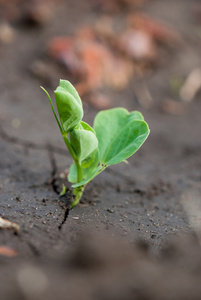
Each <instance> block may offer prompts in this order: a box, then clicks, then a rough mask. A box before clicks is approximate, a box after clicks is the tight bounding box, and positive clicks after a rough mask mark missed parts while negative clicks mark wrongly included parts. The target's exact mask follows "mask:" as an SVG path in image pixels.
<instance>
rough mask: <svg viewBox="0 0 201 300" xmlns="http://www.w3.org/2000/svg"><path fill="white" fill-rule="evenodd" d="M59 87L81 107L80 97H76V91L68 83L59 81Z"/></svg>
mask: <svg viewBox="0 0 201 300" xmlns="http://www.w3.org/2000/svg"><path fill="white" fill-rule="evenodd" d="M59 85H60V86H61V87H62V88H63V89H64V90H66V91H67V92H69V93H70V94H71V95H72V96H73V97H74V98H75V99H76V100H77V102H78V103H80V105H82V101H81V99H80V96H79V95H78V92H77V91H76V89H75V88H74V86H73V85H72V84H71V83H70V81H68V80H63V79H60V81H59Z"/></svg>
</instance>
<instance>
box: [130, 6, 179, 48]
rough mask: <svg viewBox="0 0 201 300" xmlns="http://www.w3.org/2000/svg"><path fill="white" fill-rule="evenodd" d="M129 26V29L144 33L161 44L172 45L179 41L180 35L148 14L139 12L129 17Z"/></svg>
mask: <svg viewBox="0 0 201 300" xmlns="http://www.w3.org/2000/svg"><path fill="white" fill-rule="evenodd" d="M128 24H129V27H131V28H134V29H138V30H141V31H144V32H146V33H147V34H148V35H150V37H151V38H153V39H154V40H156V41H158V42H161V43H165V44H170V43H171V42H176V41H178V40H179V35H178V33H177V32H175V30H173V29H172V28H170V27H169V26H167V25H165V24H163V23H162V22H159V21H156V20H154V19H152V18H151V17H149V16H147V15H146V14H142V13H139V12H138V13H133V14H131V15H129V17H128Z"/></svg>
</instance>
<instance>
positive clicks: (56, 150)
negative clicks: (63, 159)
mask: <svg viewBox="0 0 201 300" xmlns="http://www.w3.org/2000/svg"><path fill="white" fill-rule="evenodd" d="M0 137H1V138H2V140H4V141H6V142H9V143H12V144H17V145H20V146H22V147H24V148H25V149H26V148H27V149H29V148H30V149H35V150H45V151H47V150H49V148H50V147H51V151H52V152H54V153H57V154H60V155H66V150H64V149H62V148H59V147H57V146H53V145H50V144H48V145H41V144H36V143H33V142H30V141H26V140H23V139H20V138H18V137H13V136H10V135H8V134H7V133H6V132H5V131H4V130H3V129H2V128H0Z"/></svg>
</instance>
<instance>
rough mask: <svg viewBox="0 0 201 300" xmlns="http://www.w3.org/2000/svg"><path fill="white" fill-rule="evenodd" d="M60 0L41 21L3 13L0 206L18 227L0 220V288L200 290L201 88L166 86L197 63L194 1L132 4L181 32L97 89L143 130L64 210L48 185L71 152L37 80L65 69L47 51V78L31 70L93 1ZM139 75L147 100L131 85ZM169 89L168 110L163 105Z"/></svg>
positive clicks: (37, 291) (43, 293)
mask: <svg viewBox="0 0 201 300" xmlns="http://www.w3.org/2000/svg"><path fill="white" fill-rule="evenodd" d="M67 2H68V3H67ZM67 2H66V3H62V2H61V3H60V4H58V7H57V9H55V13H54V15H53V16H52V18H51V20H50V21H48V22H47V23H46V24H45V25H42V26H30V24H25V23H19V22H16V23H14V24H11V25H12V28H13V30H14V40H13V41H12V43H10V44H3V43H2V44H1V45H0V73H1V80H0V95H1V102H0V149H1V150H0V168H1V172H0V179H1V180H0V216H1V217H2V218H4V219H7V220H9V221H11V222H15V223H17V224H18V225H20V230H19V231H18V232H16V231H15V230H13V229H10V230H8V229H1V230H0V246H6V247H10V248H11V249H12V251H15V254H16V255H15V256H14V254H13V255H12V257H9V256H8V253H7V254H5V255H0V294H1V297H0V298H1V300H4V299H6V300H14V299H31V300H32V299H34V300H35V299H37V300H40V299H44V298H45V297H46V298H48V299H58V300H59V299H72V300H73V299H75V300H79V299H82V300H84V299H86V300H90V299H101V300H102V299H106V300H107V299H108V300H112V299H115V300H118V299H119V300H120V299H121V300H127V299H160V300H161V299H182V300H184V299H201V296H200V295H201V293H200V292H201V287H200V279H201V254H200V235H199V229H200V214H201V204H200V203H201V202H200V201H201V156H200V152H201V138H200V128H201V118H200V111H201V101H200V97H201V96H200V94H199V92H198V93H197V94H196V96H195V97H194V98H193V100H192V101H190V102H187V103H186V102H184V101H182V100H181V99H180V98H179V96H178V94H173V92H172V90H171V88H170V82H171V79H172V78H174V77H175V76H181V77H182V78H184V79H185V78H187V76H188V75H189V74H190V72H191V71H192V70H194V69H195V68H197V67H199V66H200V54H201V52H200V49H201V40H200V37H199V35H197V34H196V33H197V32H198V29H199V26H201V25H200V23H199V22H198V21H197V20H196V18H195V15H194V13H195V8H196V5H198V4H199V3H198V1H184V0H178V1H168V0H163V1H160V0H153V1H147V3H146V4H145V5H144V6H143V7H142V11H144V12H146V13H147V14H149V15H150V16H152V17H153V18H156V19H158V20H161V21H163V22H164V23H165V24H167V26H171V27H172V29H173V30H174V31H176V32H177V33H178V34H179V36H180V42H179V44H178V45H177V46H175V47H174V49H171V51H170V53H168V55H167V57H165V59H164V62H162V64H160V65H159V66H157V67H156V68H155V69H154V70H151V71H150V72H149V73H146V74H145V75H144V76H141V78H140V79H139V78H138V79H137V80H136V79H132V80H131V82H130V83H129V85H128V87H127V88H126V89H125V90H124V91H121V92H119V91H115V90H108V91H106V92H107V93H108V94H109V96H110V98H111V101H112V106H113V107H116V106H123V107H125V108H127V109H129V110H135V109H137V110H140V111H141V112H142V113H143V115H144V116H145V119H146V121H147V123H148V124H149V126H150V130H151V133H150V136H149V138H148V139H147V141H146V142H145V144H144V145H143V146H142V148H141V149H140V150H139V151H138V152H137V153H136V154H135V155H134V156H133V157H131V158H130V159H129V164H124V163H121V164H119V165H116V166H113V167H111V168H108V169H106V170H105V172H103V173H101V174H100V175H99V176H98V177H97V178H95V179H94V180H93V182H91V183H90V184H89V185H88V186H87V188H86V190H85V192H84V195H83V199H82V201H81V203H80V204H79V205H77V206H76V207H75V208H74V209H73V210H70V212H69V215H68V216H67V210H66V208H67V207H68V201H69V195H70V194H69V193H68V194H67V195H66V197H63V198H62V197H59V194H58V192H59V191H60V189H61V181H62V179H61V177H62V174H65V171H66V170H67V169H68V167H69V166H70V164H71V158H70V156H69V154H68V152H67V150H66V148H65V145H64V143H63V140H62V138H61V136H60V133H59V130H58V128H57V125H56V122H55V120H54V117H53V114H52V112H51V109H50V105H49V102H48V100H47V97H46V95H45V94H44V93H43V92H42V90H41V89H40V85H43V86H44V87H45V88H46V89H48V91H50V94H51V95H52V96H53V90H54V89H55V87H56V86H57V85H58V82H59V79H60V78H63V77H64V76H66V77H65V78H66V79H70V77H68V78H67V75H66V74H65V71H64V69H63V68H62V67H61V68H60V66H58V65H56V64H55V65H54V64H53V63H52V62H51V63H50V65H51V68H50V71H46V77H48V79H47V78H46V77H45V78H42V79H41V78H40V79H38V78H37V77H34V76H33V72H32V71H33V64H34V62H36V61H38V60H39V61H40V60H41V61H43V60H45V59H46V57H45V56H46V47H47V43H48V42H49V41H50V40H51V38H53V37H55V36H59V35H64V34H66V35H67V34H72V32H73V30H75V28H76V27H78V26H82V24H93V23H94V22H95V20H96V19H97V18H98V16H99V11H97V10H96V9H94V7H93V5H92V4H91V2H93V1H78V0H76V1H75V0H74V1H71V0H70V1H67ZM124 13H126V12H124V11H123V12H121V14H122V15H123V14H124ZM47 75H48V76H47ZM142 85H143V86H145V85H146V88H147V89H148V90H149V92H150V94H151V97H152V105H151V106H150V107H145V106H144V105H142V104H141V102H140V101H138V97H137V96H136V92H135V91H136V88H137V87H139V86H142ZM51 91H52V92H51ZM173 98H174V99H173ZM172 99H173V100H174V104H175V103H176V105H177V106H176V111H175V109H174V107H173V109H172V108H171V109H169V108H167V107H166V106H167V105H170V104H172ZM178 105H179V106H178ZM168 107H169V106H168ZM178 107H179V110H178ZM84 110H85V117H84V119H85V121H87V122H89V123H90V124H91V125H92V123H93V118H94V116H95V115H96V113H97V112H98V109H97V108H96V107H94V106H91V105H90V104H88V103H87V102H84ZM65 183H66V182H65ZM66 184H67V183H66ZM68 186H69V188H70V185H68ZM66 217H67V218H66ZM65 218H66V220H65ZM12 253H13V252H12Z"/></svg>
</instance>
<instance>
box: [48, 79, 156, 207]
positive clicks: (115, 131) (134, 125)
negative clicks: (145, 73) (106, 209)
mask: <svg viewBox="0 0 201 300" xmlns="http://www.w3.org/2000/svg"><path fill="white" fill-rule="evenodd" d="M42 89H43V90H44V92H45V93H46V94H47V96H48V98H49V101H50V105H51V107H52V111H53V113H54V116H55V119H56V121H57V124H58V126H59V129H60V132H61V134H62V137H63V139H64V142H65V144H66V146H67V148H68V150H69V152H70V154H71V156H72V158H73V161H74V162H73V164H72V165H71V166H70V169H69V174H68V181H69V182H71V183H73V185H72V188H73V202H72V205H71V208H73V207H74V206H75V205H77V204H78V203H79V201H80V199H81V197H82V194H83V191H84V189H85V187H86V185H87V184H88V183H89V182H90V181H91V180H92V179H94V178H95V177H96V176H97V175H98V174H100V173H101V172H102V171H104V170H105V169H106V168H107V167H109V166H111V165H114V164H118V163H120V162H126V161H127V158H129V157H130V156H132V155H133V154H134V153H135V152H136V151H137V150H138V149H139V148H140V147H141V145H142V144H143V143H144V141H145V140H146V138H147V137H148V135H149V132H150V131H149V127H148V125H147V123H146V122H145V121H144V118H143V116H142V114H141V113H140V112H138V111H132V112H130V113H129V112H128V111H127V110H126V109H125V108H121V107H118V108H113V109H108V110H103V111H100V112H99V113H98V114H97V115H96V117H95V119H94V125H93V128H92V127H91V126H90V125H89V124H87V123H85V122H83V121H82V118H83V115H84V112H83V107H82V101H81V99H80V97H79V95H78V93H77V91H76V90H75V88H74V87H73V85H72V84H71V83H70V82H69V81H66V80H60V84H59V86H58V87H57V89H56V90H55V92H54V94H55V100H56V106H57V110H58V115H59V118H58V117H57V114H56V112H55V110H54V106H53V103H52V100H51V98H50V96H49V94H48V92H47V91H46V90H45V89H44V88H43V87H42ZM61 193H62V194H64V193H65V187H63V190H62V192H61Z"/></svg>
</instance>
